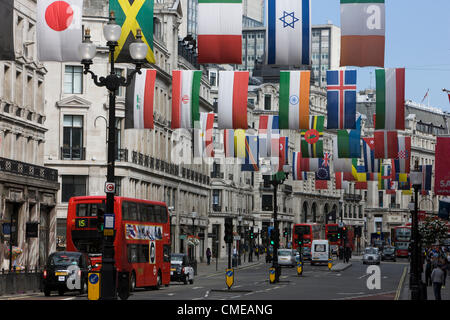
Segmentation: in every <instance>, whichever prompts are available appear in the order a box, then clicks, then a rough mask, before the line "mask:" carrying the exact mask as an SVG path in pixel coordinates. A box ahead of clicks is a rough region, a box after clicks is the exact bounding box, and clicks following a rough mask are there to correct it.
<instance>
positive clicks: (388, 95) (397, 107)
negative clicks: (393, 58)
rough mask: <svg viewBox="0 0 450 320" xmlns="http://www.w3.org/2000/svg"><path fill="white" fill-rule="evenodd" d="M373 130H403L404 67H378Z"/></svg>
mask: <svg viewBox="0 0 450 320" xmlns="http://www.w3.org/2000/svg"><path fill="white" fill-rule="evenodd" d="M375 78H376V87H377V90H376V94H377V102H376V111H375V112H376V120H377V121H376V122H375V130H379V129H382V130H405V69H404V68H397V69H378V70H375Z"/></svg>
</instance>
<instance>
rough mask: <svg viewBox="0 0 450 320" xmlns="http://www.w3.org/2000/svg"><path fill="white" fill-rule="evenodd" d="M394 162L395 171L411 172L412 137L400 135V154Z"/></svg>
mask: <svg viewBox="0 0 450 320" xmlns="http://www.w3.org/2000/svg"><path fill="white" fill-rule="evenodd" d="M393 163H394V168H395V172H397V173H409V171H410V163H411V137H398V154H397V157H396V159H394V161H393Z"/></svg>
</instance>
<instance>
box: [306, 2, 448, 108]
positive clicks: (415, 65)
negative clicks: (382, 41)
mask: <svg viewBox="0 0 450 320" xmlns="http://www.w3.org/2000/svg"><path fill="white" fill-rule="evenodd" d="M385 7H386V47H385V65H384V67H385V68H405V69H406V71H405V73H406V76H405V78H406V80H405V100H413V101H414V102H418V103H420V102H422V100H423V98H424V96H425V94H426V93H427V90H428V89H429V90H430V91H429V93H428V98H426V99H425V100H424V101H423V104H425V105H428V104H429V105H430V107H436V108H439V109H442V110H443V111H447V112H450V102H449V98H448V95H447V93H445V92H442V89H443V88H446V89H448V90H450V18H449V13H450V0H386V2H385ZM311 20H312V24H313V25H315V24H326V23H327V22H328V20H331V21H332V24H334V25H336V26H339V27H340V25H341V23H340V1H339V0H311ZM352 68H353V67H352ZM356 69H357V71H358V76H357V77H358V82H357V87H358V90H363V89H366V88H370V87H372V88H373V89H375V72H374V70H375V68H372V67H365V68H358V67H356Z"/></svg>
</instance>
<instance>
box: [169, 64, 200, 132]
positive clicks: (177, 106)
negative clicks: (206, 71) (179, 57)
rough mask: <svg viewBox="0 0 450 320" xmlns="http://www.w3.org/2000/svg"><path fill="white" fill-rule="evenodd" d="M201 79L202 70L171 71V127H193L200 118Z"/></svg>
mask: <svg viewBox="0 0 450 320" xmlns="http://www.w3.org/2000/svg"><path fill="white" fill-rule="evenodd" d="M201 80H202V71H198V70H173V71H172V129H178V128H185V129H189V128H193V127H194V123H195V122H196V121H199V120H200V111H199V100H200V81H201Z"/></svg>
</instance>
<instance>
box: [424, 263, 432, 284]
mask: <svg viewBox="0 0 450 320" xmlns="http://www.w3.org/2000/svg"><path fill="white" fill-rule="evenodd" d="M425 283H426V285H427V286H431V259H430V258H429V257H428V258H427V264H426V266H425Z"/></svg>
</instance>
